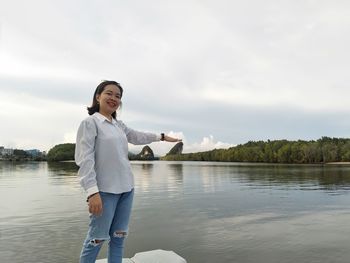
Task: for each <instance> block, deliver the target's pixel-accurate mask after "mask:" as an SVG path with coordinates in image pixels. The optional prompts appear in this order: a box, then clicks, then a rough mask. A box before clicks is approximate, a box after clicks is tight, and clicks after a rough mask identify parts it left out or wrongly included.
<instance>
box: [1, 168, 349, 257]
mask: <svg viewBox="0 0 350 263" xmlns="http://www.w3.org/2000/svg"><path fill="white" fill-rule="evenodd" d="M132 167H133V170H134V174H135V179H136V196H135V202H134V208H133V215H132V220H131V225H130V236H129V238H128V240H127V243H126V250H125V256H126V257H132V256H133V255H134V254H135V253H136V252H141V251H147V250H152V249H158V248H161V249H164V250H174V251H175V252H176V253H178V254H179V255H181V256H183V257H184V258H186V259H187V261H188V262H189V263H192V262H194V263H195V262H200V263H206V262H208V263H209V262H211V263H212V262H223V263H224V262H239V263H250V262H252V263H261V262H262V263H263V262H269V263H271V262H276V263H284V262H293V263H294V262H298V263H300V262H305V263H306V262H307V263H312V262H326V263H328V262H343V263H348V262H350V208H349V207H350V166H297V165H295V166H291V165H254V164H250V165H247V164H237V163H236V164H234V163H205V162H161V161H160V162H133V163H132ZM0 198H1V199H0V200H1V202H0V262H2V263H7V262H9V263H10V262H11V263H13V262H48V263H49V262H50V263H55V262H57V263H58V262H60V263H61V262H78V256H79V252H80V249H81V243H82V241H83V239H84V237H85V234H86V230H87V224H88V213H87V206H86V203H85V195H84V193H83V192H82V190H81V189H80V186H79V185H78V182H77V179H76V168H75V166H74V164H72V163H63V164H55V165H52V164H47V163H17V164H11V163H6V162H0ZM105 252H106V248H105V247H104V248H103V250H102V251H101V253H100V258H103V257H105V255H104V254H105Z"/></svg>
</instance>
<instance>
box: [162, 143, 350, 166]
mask: <svg viewBox="0 0 350 263" xmlns="http://www.w3.org/2000/svg"><path fill="white" fill-rule="evenodd" d="M161 159H162V160H168V161H217V162H261V163H262V162H264V163H296V164H306V163H328V162H349V161H350V139H344V138H330V137H322V138H321V139H318V140H316V141H303V140H298V141H288V140H274V141H270V140H268V141H249V142H247V143H245V144H240V145H237V146H235V147H231V148H229V149H214V150H212V151H206V152H198V153H187V154H176V155H166V156H165V157H162V158H161Z"/></svg>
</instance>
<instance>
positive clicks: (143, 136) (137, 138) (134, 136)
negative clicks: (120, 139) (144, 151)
mask: <svg viewBox="0 0 350 263" xmlns="http://www.w3.org/2000/svg"><path fill="white" fill-rule="evenodd" d="M118 122H119V124H120V126H121V128H122V129H123V131H124V133H125V135H126V138H127V139H128V142H129V143H132V144H135V145H142V144H148V143H151V142H157V141H160V138H161V136H160V135H157V134H154V133H148V132H140V131H135V130H133V129H131V128H129V127H127V126H126V125H125V124H124V123H123V122H122V121H118Z"/></svg>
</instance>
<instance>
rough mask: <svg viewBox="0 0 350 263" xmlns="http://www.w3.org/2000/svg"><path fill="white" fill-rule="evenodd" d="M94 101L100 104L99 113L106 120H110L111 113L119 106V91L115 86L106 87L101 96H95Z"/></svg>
mask: <svg viewBox="0 0 350 263" xmlns="http://www.w3.org/2000/svg"><path fill="white" fill-rule="evenodd" d="M96 100H97V101H98V103H99V104H100V110H99V112H100V113H101V114H102V115H104V116H106V117H107V118H108V119H111V118H112V113H113V112H115V111H116V110H117V109H118V108H119V106H120V102H121V91H120V89H119V88H118V86H116V85H113V84H110V85H107V86H105V88H104V90H103V91H102V93H101V94H97V95H96Z"/></svg>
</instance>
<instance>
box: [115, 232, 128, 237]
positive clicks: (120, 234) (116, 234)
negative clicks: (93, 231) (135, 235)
mask: <svg viewBox="0 0 350 263" xmlns="http://www.w3.org/2000/svg"><path fill="white" fill-rule="evenodd" d="M127 235H128V233H127V232H125V231H115V232H114V233H113V237H119V238H123V237H126V236H127Z"/></svg>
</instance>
